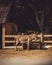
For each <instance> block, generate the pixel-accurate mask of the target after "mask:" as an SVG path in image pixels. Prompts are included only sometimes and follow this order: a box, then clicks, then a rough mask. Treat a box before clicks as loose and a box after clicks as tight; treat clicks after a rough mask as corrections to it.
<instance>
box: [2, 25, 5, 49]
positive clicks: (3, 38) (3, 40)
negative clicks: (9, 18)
mask: <svg viewBox="0 0 52 65" xmlns="http://www.w3.org/2000/svg"><path fill="white" fill-rule="evenodd" d="M4 47H5V24H2V49H3V48H4Z"/></svg>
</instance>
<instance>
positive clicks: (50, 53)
mask: <svg viewBox="0 0 52 65" xmlns="http://www.w3.org/2000/svg"><path fill="white" fill-rule="evenodd" d="M20 56H22V57H29V58H30V57H32V58H33V57H50V58H52V48H51V49H48V50H29V51H28V50H18V51H16V50H15V49H3V50H2V49H0V57H20Z"/></svg>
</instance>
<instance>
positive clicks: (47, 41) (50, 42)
mask: <svg viewBox="0 0 52 65" xmlns="http://www.w3.org/2000/svg"><path fill="white" fill-rule="evenodd" d="M44 43H52V41H44Z"/></svg>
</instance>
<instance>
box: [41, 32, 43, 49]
mask: <svg viewBox="0 0 52 65" xmlns="http://www.w3.org/2000/svg"><path fill="white" fill-rule="evenodd" d="M42 48H43V33H41V49H42Z"/></svg>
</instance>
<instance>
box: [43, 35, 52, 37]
mask: <svg viewBox="0 0 52 65" xmlns="http://www.w3.org/2000/svg"><path fill="white" fill-rule="evenodd" d="M44 37H52V35H44Z"/></svg>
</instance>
